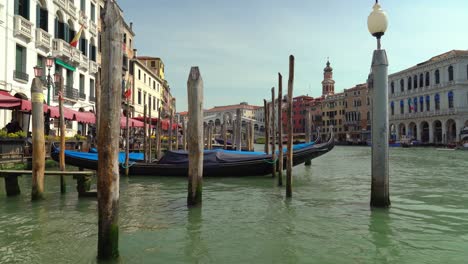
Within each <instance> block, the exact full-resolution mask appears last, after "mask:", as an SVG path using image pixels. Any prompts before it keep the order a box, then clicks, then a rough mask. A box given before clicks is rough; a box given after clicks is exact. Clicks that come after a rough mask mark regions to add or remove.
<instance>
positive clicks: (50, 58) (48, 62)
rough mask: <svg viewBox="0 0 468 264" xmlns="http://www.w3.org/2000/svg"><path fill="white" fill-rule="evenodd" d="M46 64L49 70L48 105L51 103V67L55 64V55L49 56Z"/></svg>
mask: <svg viewBox="0 0 468 264" xmlns="http://www.w3.org/2000/svg"><path fill="white" fill-rule="evenodd" d="M46 66H47V69H48V72H47V105H50V85H51V84H52V77H51V76H50V68H52V66H54V57H52V56H50V55H49V56H47V58H46Z"/></svg>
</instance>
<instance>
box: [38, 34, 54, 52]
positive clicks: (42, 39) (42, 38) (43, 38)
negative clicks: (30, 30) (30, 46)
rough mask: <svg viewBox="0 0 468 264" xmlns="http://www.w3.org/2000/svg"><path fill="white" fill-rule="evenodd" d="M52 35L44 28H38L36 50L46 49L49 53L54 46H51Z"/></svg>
mask: <svg viewBox="0 0 468 264" xmlns="http://www.w3.org/2000/svg"><path fill="white" fill-rule="evenodd" d="M51 40H52V35H50V34H49V33H47V32H46V31H45V30H43V29H42V28H36V48H44V49H45V50H46V51H49V50H50V48H51V47H52V45H51V44H50V43H51Z"/></svg>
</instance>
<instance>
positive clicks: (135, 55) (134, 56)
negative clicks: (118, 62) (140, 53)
mask: <svg viewBox="0 0 468 264" xmlns="http://www.w3.org/2000/svg"><path fill="white" fill-rule="evenodd" d="M136 57H137V49H133V58H136Z"/></svg>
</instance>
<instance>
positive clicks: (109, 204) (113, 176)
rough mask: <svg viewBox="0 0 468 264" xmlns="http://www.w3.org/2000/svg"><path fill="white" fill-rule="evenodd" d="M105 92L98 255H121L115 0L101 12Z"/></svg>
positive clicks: (119, 32) (119, 30) (118, 29)
mask: <svg viewBox="0 0 468 264" xmlns="http://www.w3.org/2000/svg"><path fill="white" fill-rule="evenodd" d="M101 15H102V16H103V17H102V21H103V31H102V63H101V66H102V71H101V72H102V93H101V111H100V114H99V116H100V120H99V122H100V123H99V129H98V131H99V134H98V137H99V141H98V155H99V159H98V177H97V188H98V215H99V216H98V218H99V220H98V258H99V259H114V258H117V257H118V256H119V248H118V245H119V163H118V154H119V130H120V108H121V98H120V97H121V90H120V89H121V88H120V87H121V85H122V84H121V76H120V74H115V73H118V72H121V71H122V56H123V54H122V36H123V32H122V28H123V24H122V17H121V16H120V10H119V8H118V7H117V4H116V3H115V2H114V1H106V2H105V6H104V11H103V13H101Z"/></svg>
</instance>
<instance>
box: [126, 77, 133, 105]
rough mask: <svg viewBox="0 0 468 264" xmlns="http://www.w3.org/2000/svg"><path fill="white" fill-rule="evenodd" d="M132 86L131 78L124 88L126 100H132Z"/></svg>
mask: <svg viewBox="0 0 468 264" xmlns="http://www.w3.org/2000/svg"><path fill="white" fill-rule="evenodd" d="M131 88H132V87H131V85H130V78H129V79H127V83H126V84H125V87H124V90H125V92H124V97H125V99H127V100H129V99H130V96H131V95H132V89H131Z"/></svg>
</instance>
